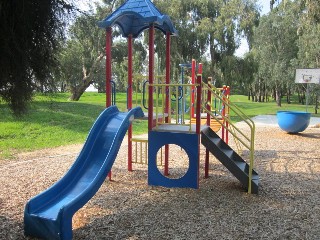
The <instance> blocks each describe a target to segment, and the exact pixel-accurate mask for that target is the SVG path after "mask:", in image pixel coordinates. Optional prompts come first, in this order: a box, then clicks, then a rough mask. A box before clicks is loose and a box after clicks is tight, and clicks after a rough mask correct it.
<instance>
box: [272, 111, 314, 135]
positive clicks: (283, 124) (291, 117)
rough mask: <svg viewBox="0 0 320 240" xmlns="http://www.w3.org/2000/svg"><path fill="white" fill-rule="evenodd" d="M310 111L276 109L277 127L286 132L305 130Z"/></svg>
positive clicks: (308, 121)
mask: <svg viewBox="0 0 320 240" xmlns="http://www.w3.org/2000/svg"><path fill="white" fill-rule="evenodd" d="M310 117H311V113H308V112H299V111H278V112H277V119H278V125H279V127H280V128H281V129H282V130H283V131H285V132H287V133H299V132H303V131H304V130H306V128H307V127H308V126H309V123H310Z"/></svg>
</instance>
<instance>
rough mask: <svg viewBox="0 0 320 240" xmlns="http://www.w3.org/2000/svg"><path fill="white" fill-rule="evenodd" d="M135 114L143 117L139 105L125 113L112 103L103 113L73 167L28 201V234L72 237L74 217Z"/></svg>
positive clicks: (98, 181) (104, 173) (106, 167)
mask: <svg viewBox="0 0 320 240" xmlns="http://www.w3.org/2000/svg"><path fill="white" fill-rule="evenodd" d="M135 117H136V118H140V117H143V112H142V110H141V108H140V107H137V108H134V109H132V110H130V111H129V112H127V113H124V112H119V110H118V108H117V107H116V106H112V107H109V108H107V109H106V110H104V111H103V112H102V113H101V114H100V116H99V117H98V118H97V120H96V122H95V123H94V125H93V127H92V128H91V130H90V133H89V135H88V138H87V140H86V142H85V144H84V146H83V149H82V150H81V152H80V154H79V156H78V158H77V160H76V161H75V163H74V164H73V165H72V167H71V168H70V170H69V171H68V172H67V173H66V174H65V175H64V176H63V177H62V178H61V179H60V180H59V181H58V182H56V183H55V184H54V185H53V186H51V187H50V188H49V189H47V190H46V191H44V192H42V193H40V194H39V195H37V196H35V197H34V198H32V199H31V200H29V201H28V203H27V204H26V207H25V212H24V232H25V235H27V236H32V237H39V238H44V239H72V216H73V215H74V214H75V212H76V211H78V210H79V209H80V208H81V207H83V205H85V204H86V202H87V201H89V200H90V199H91V198H92V197H93V196H94V194H95V193H96V192H97V191H98V189H99V188H100V186H101V184H102V183H103V182H104V180H105V178H106V176H107V174H108V173H109V171H110V170H111V167H112V165H113V163H114V161H115V159H116V156H117V154H118V151H119V148H120V145H121V142H122V140H123V138H124V136H125V134H126V132H127V129H128V127H129V126H130V123H131V121H132V120H133V119H134V118H135Z"/></svg>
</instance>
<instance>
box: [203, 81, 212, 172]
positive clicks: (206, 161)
mask: <svg viewBox="0 0 320 240" xmlns="http://www.w3.org/2000/svg"><path fill="white" fill-rule="evenodd" d="M208 85H209V86H210V82H208ZM210 87H211V86H210ZM209 103H211V91H208V98H207V110H208V112H211V106H210V104H209ZM210 120H211V117H210V114H209V113H207V126H209V127H210ZM204 177H205V178H208V177H209V150H208V149H206V158H205V166H204Z"/></svg>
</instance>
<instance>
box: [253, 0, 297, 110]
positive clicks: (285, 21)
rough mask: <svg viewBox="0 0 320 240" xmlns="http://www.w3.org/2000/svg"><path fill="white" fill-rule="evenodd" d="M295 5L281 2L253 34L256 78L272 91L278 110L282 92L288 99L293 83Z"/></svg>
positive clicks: (295, 51)
mask: <svg viewBox="0 0 320 240" xmlns="http://www.w3.org/2000/svg"><path fill="white" fill-rule="evenodd" d="M296 6H297V5H296V4H295V3H294V2H289V1H288V2H285V3H284V2H283V3H280V4H279V5H278V6H277V7H276V8H274V9H273V10H272V11H271V13H270V14H269V15H267V16H263V17H262V18H261V19H260V24H259V26H258V27H257V28H256V29H255V32H254V36H255V37H254V50H255V51H256V53H257V55H256V56H257V61H258V63H259V67H258V74H257V76H258V78H257V79H256V81H260V80H261V79H263V80H264V81H265V82H266V84H267V85H268V86H269V87H270V88H272V89H274V95H275V99H276V102H277V105H278V106H281V97H282V91H283V90H285V89H286V90H287V96H288V95H289V92H290V89H291V86H292V85H293V83H294V64H293V61H294V60H295V59H296V57H297V53H298V47H297V44H296V43H297V26H298V20H297V17H296V16H297V14H298V13H299V9H298V8H297V7H296Z"/></svg>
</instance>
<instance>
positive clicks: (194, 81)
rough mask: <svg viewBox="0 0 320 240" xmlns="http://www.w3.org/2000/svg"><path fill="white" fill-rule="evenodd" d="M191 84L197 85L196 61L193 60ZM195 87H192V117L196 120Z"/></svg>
mask: <svg viewBox="0 0 320 240" xmlns="http://www.w3.org/2000/svg"><path fill="white" fill-rule="evenodd" d="M191 83H192V84H195V83H196V60H194V59H192V63H191ZM195 94H196V93H195V87H194V86H192V87H191V117H192V118H194V108H195V102H194V100H195V97H194V96H195Z"/></svg>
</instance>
